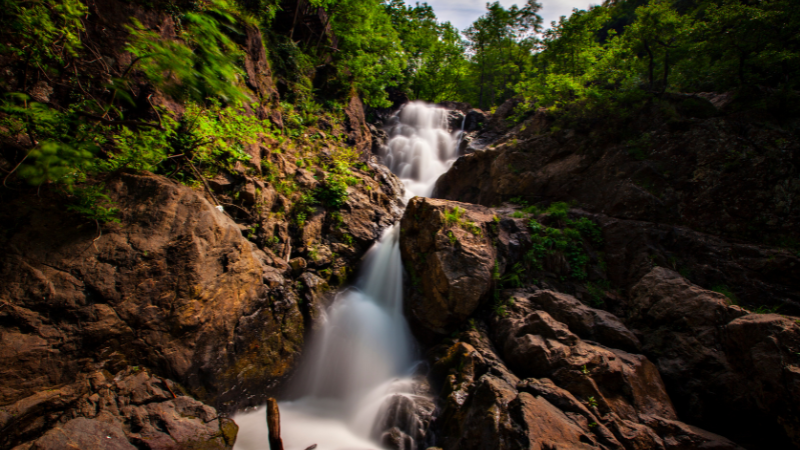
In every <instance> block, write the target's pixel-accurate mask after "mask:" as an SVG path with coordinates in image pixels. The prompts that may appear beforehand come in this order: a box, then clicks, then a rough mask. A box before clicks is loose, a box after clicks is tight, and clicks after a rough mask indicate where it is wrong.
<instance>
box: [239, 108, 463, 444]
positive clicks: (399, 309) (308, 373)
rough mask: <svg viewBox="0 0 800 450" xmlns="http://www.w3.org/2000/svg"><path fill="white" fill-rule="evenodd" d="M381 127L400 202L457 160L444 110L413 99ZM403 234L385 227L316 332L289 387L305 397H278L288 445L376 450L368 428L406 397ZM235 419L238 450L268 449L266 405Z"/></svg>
mask: <svg viewBox="0 0 800 450" xmlns="http://www.w3.org/2000/svg"><path fill="white" fill-rule="evenodd" d="M387 130H388V132H389V136H390V139H389V142H388V144H387V145H386V146H385V147H384V148H383V149H382V150H381V153H380V156H381V158H382V160H383V162H384V163H385V164H386V166H388V167H389V169H391V170H392V172H394V173H395V174H397V175H398V177H399V178H400V179H401V180H402V181H403V184H404V185H405V187H406V195H405V197H406V200H407V199H408V198H411V197H413V196H415V195H419V196H427V195H430V193H431V191H432V189H433V185H434V183H435V182H436V180H437V179H438V178H439V176H440V175H441V174H443V173H444V172H445V171H447V169H448V168H449V167H450V165H451V164H452V163H453V160H454V159H455V157H456V152H457V149H456V146H455V141H456V139H457V138H458V137H459V136H458V135H456V136H451V135H450V133H449V132H448V131H447V111H446V110H444V109H441V108H435V107H432V106H430V105H427V104H425V103H422V102H413V103H409V104H407V105H405V107H403V109H402V110H401V111H400V112H399V114H397V115H395V116H394V117H392V118H391V119H390V121H389V123H388V124H387ZM458 133H460V132H458ZM458 133H457V134H458ZM399 231H400V229H399V227H398V226H397V225H394V226H392V227H390V228H389V229H387V230H386V231H385V232H384V233H383V236H382V237H381V239H380V240H379V241H378V242H377V243H376V244H375V245H374V246H373V247H372V248H371V249H370V250H369V252H368V253H367V255H366V257H365V260H364V264H363V269H362V273H361V274H360V276H359V278H358V280H357V282H356V284H355V286H353V287H351V288H349V289H347V290H345V291H343V292H341V293H339V294H338V295H337V296H336V299H335V300H334V302H333V304H332V305H331V307H330V308H329V310H328V311H327V314H326V316H325V318H324V323H323V325H322V327H321V329H320V331H319V332H318V333H316V334H315V336H314V337H313V338H312V341H311V344H310V346H309V350H308V353H307V357H306V358H305V362H304V363H303V365H302V366H301V367H300V369H299V371H298V376H297V380H296V381H295V382H294V386H292V390H294V391H299V392H301V393H302V395H301V396H300V397H299V398H298V399H296V400H292V401H283V402H280V403H279V407H280V412H281V437H282V438H283V443H284V447H285V448H286V450H304V449H306V448H307V447H309V446H311V445H313V444H317V450H345V449H347V450H351V449H380V448H381V446H380V445H379V444H378V443H377V442H376V441H374V438H375V436H372V430H373V424H374V423H375V421H376V418H378V417H379V416H380V414H381V408H382V407H383V406H384V405H385V404H386V400H387V399H388V398H390V397H391V396H393V395H397V394H401V395H407V396H409V397H411V396H412V393H411V387H412V383H411V382H410V379H409V375H410V373H411V371H412V369H413V365H414V362H415V360H416V355H415V354H414V340H413V338H412V336H411V333H410V332H409V329H408V324H407V323H406V320H405V317H403V268H402V261H401V258H400V245H399V237H400V236H399ZM234 420H235V421H236V423H237V424H238V425H239V435H238V437H237V440H236V445H235V446H234V450H267V448H268V446H269V444H268V429H267V423H266V409H265V408H259V409H257V410H255V411H252V412H248V413H244V414H237V415H236V416H235V417H234Z"/></svg>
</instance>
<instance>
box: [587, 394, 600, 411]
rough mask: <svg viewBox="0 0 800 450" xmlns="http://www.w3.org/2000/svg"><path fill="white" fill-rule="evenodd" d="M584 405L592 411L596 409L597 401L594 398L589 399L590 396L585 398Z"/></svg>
mask: <svg viewBox="0 0 800 450" xmlns="http://www.w3.org/2000/svg"><path fill="white" fill-rule="evenodd" d="M586 404H587V405H588V406H589V408H592V409H594V408H597V405H598V403H597V399H596V398H594V397H591V396H590V397H587V398H586Z"/></svg>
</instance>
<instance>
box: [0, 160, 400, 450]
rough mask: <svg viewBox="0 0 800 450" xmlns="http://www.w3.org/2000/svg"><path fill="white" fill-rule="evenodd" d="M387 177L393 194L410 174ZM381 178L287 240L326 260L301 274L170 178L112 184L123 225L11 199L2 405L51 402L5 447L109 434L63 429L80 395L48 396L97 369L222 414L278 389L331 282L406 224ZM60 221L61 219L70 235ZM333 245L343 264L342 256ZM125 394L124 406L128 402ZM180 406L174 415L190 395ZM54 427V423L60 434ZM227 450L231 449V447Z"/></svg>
mask: <svg viewBox="0 0 800 450" xmlns="http://www.w3.org/2000/svg"><path fill="white" fill-rule="evenodd" d="M380 176H383V177H384V180H385V183H390V184H389V185H388V186H390V187H389V188H388V189H390V193H391V192H395V191H393V190H391V189H395V188H394V187H391V186H395V187H396V184H397V182H396V179H394V178H393V177H390V174H383V175H378V178H379V179H380ZM234 180H235V177H234ZM370 180H371V182H372V183H373V184H374V186H375V189H374V190H373V191H368V190H367V189H363V192H362V191H361V190H355V189H354V190H353V192H352V193H351V194H350V195H349V196H348V200H347V204H346V205H345V208H343V210H342V211H341V213H340V215H339V220H338V222H337V223H336V228H335V230H334V226H333V225H332V224H330V222H328V221H327V220H324V221H322V222H320V226H318V227H317V228H314V227H309V229H307V230H304V233H306V234H305V235H304V237H305V238H306V241H305V242H303V244H304V245H302V246H300V245H297V243H296V242H297V241H292V240H291V239H290V236H289V235H288V234H287V235H285V237H286V242H288V243H292V242H295V244H294V245H289V248H288V252H289V253H288V254H292V253H293V252H294V253H295V254H297V253H296V252H298V251H300V250H301V251H303V252H304V253H301V254H305V255H313V256H315V257H316V259H315V258H313V257H312V256H307V257H308V258H309V261H310V262H309V263H308V264H307V265H305V266H303V267H301V268H300V270H299V271H298V272H296V273H295V272H294V271H293V270H292V267H291V266H290V265H289V264H288V263H287V262H286V260H284V259H283V257H282V256H279V255H278V254H276V253H275V252H273V250H272V249H271V248H274V247H270V246H265V247H263V248H259V246H258V245H256V243H254V242H252V241H251V240H248V239H247V238H246V235H252V234H253V233H252V232H251V231H249V230H248V229H243V228H242V227H240V226H239V225H238V224H237V223H235V222H234V221H233V220H232V219H231V217H230V216H229V215H228V214H227V213H225V212H221V211H220V210H218V209H217V208H216V207H214V206H213V205H212V204H211V203H210V202H209V201H207V200H206V199H205V198H204V196H203V195H201V194H200V193H198V192H196V191H194V190H192V189H190V188H188V187H185V186H182V185H179V184H176V183H174V182H172V181H169V180H167V179H165V178H163V177H160V176H155V175H150V174H121V175H119V176H117V177H115V178H112V179H110V180H109V181H107V183H106V186H107V189H108V192H109V196H110V198H111V199H112V200H113V201H114V202H116V205H115V206H116V207H118V208H119V211H120V213H119V219H120V223H119V224H109V225H103V226H99V225H97V224H95V223H93V222H87V221H86V220H85V219H81V218H79V217H77V216H70V215H67V216H63V213H62V212H60V211H61V208H63V207H62V206H60V205H58V204H56V203H53V202H52V201H51V200H50V198H49V197H43V198H42V199H41V200H39V201H35V202H30V201H26V200H25V197H21V198H20V200H18V201H16V202H14V203H13V206H11V205H9V208H7V209H5V210H4V211H3V213H2V215H3V219H2V220H3V221H4V223H16V224H17V225H16V226H15V227H14V228H11V229H7V231H6V232H5V233H4V235H3V237H2V242H3V248H6V249H8V251H7V252H5V253H4V254H3V255H0V279H2V280H3V282H2V283H0V341H1V342H2V345H0V360H2V362H3V369H2V370H1V371H0V410H2V411H6V412H7V411H9V410H8V408H11V407H12V405H21V404H26V403H30V402H35V403H36V404H37V405H39V406H38V407H37V408H38V409H37V410H36V414H34V415H31V414H14V413H9V414H10V415H9V414H6V415H4V424H3V430H4V431H3V433H4V434H5V436H6V437H5V439H6V440H7V441H6V442H7V443H9V444H14V445H16V444H21V443H22V442H23V441H22V439H23V438H26V439H27V438H33V437H36V436H37V433H38V434H41V433H44V432H47V433H48V434H47V436H49V437H47V438H46V439H45V440H44V441H42V442H38V441H37V442H38V443H34V444H31V445H33V447H31V448H53V447H47V446H46V444H47V442H51V441H52V442H55V444H47V445H61V444H59V443H66V442H72V441H73V440H74V439H73V437H74V435H76V433H79V432H80V430H82V429H90V428H92V427H95V424H94V422H91V423H89V422H86V421H84V420H80V421H78V422H74V423H72V424H68V423H67V422H64V420H65V418H66V417H67V416H66V415H65V412H64V411H65V409H67V408H69V407H71V405H72V403H73V402H74V401H77V400H76V397H74V396H73V397H70V396H66V395H65V396H61V397H59V400H58V401H49V402H41V401H39V400H37V399H39V398H40V397H41V396H42V395H43V393H45V392H50V391H52V390H56V391H59V390H63V389H67V390H70V389H72V388H69V386H74V385H75V384H76V383H78V382H79V380H81V379H83V378H85V377H86V376H87V374H91V373H96V372H98V371H104V373H110V374H116V373H119V372H120V371H125V370H130V368H131V367H141V368H142V369H144V368H146V369H147V370H149V371H152V373H154V374H158V376H159V377H163V379H165V380H175V381H176V382H178V383H180V385H182V386H184V387H185V389H186V393H187V394H191V395H193V396H196V397H197V398H199V399H200V400H202V401H204V402H206V403H208V404H210V405H213V406H214V407H216V408H221V409H222V410H224V411H231V410H235V409H236V408H238V407H240V406H242V405H246V404H249V403H252V402H259V401H260V400H261V399H262V398H263V397H264V396H266V395H269V394H270V392H271V391H274V389H275V387H276V386H277V385H278V383H280V382H281V380H283V379H285V378H286V377H287V376H288V375H289V374H290V373H291V370H292V369H293V367H294V366H295V363H296V362H297V361H298V358H299V356H300V355H301V352H302V350H303V346H304V342H305V335H306V333H307V331H308V330H309V329H310V327H311V326H313V324H314V323H315V321H316V320H317V318H318V317H319V311H320V310H321V308H323V307H324V305H325V304H327V302H328V301H329V300H328V298H329V297H328V295H329V294H328V290H329V289H330V286H329V285H328V283H327V281H326V279H323V278H322V276H323V275H324V274H325V273H327V274H328V277H329V278H330V277H332V276H333V275H331V272H332V269H336V268H338V267H347V265H348V264H353V263H354V262H355V261H357V260H358V258H359V257H360V255H361V254H363V252H364V251H366V249H367V248H369V246H370V245H371V243H372V242H374V240H376V239H377V238H378V237H379V236H380V233H381V230H382V227H385V226H388V225H389V224H391V223H392V221H393V217H396V215H397V207H396V205H395V203H394V200H392V199H390V198H389V197H388V196H387V194H386V193H384V192H383V190H382V189H381V185H382V184H381V183H380V182H378V181H375V180H373V179H371V178H370ZM221 182H222V181H221ZM366 183H367V182H365V184H366ZM391 183H394V185H392V184H391ZM235 186H236V185H235V184H234V185H233V186H231V187H234V188H235ZM234 190H235V189H230V190H229V191H228V192H229V193H230V192H233V191H234ZM259 191H260V192H259V194H258V198H257V199H256V203H259V202H263V201H264V198H265V197H263V196H266V197H269V196H270V195H271V194H270V193H269V189H267V187H266V186H264V190H261V189H259ZM240 198H241V196H240ZM275 198H277V197H275ZM380 205H383V206H380ZM365 208H367V209H369V211H366V210H365ZM383 208H385V209H383ZM268 211H269V210H267V212H268ZM321 215H322V217H326V213H325V212H324V211H323V212H321ZM11 217H13V219H11ZM54 217H62V218H63V219H62V220H61V222H60V223H59V226H58V227H53V222H52V220H53V218H54ZM380 217H383V218H382V219H381V218H380ZM311 220H314V219H313V218H312V219H311ZM309 230H311V231H309ZM333 232H339V233H344V232H349V233H351V236H353V237H352V242H351V243H350V245H343V244H341V243H336V242H333V241H335V238H334V237H332V235H331V234H330V233H333ZM251 237H256V236H251ZM254 240H257V239H254ZM332 240H333V241H332ZM274 249H275V250H280V249H278V248H274ZM331 249H335V251H338V252H340V253H341V254H342V255H343V256H341V257H338V258H337V259H336V261H333V258H332V257H331V256H332V253H331ZM299 259H303V258H299ZM328 268H331V270H328V271H327V272H325V269H328ZM346 276H347V275H346V274H342V278H346ZM295 280H298V281H297V282H295ZM170 383H171V381H170ZM173 390H174V389H173ZM176 392H177V391H176ZM75 395H78V394H75ZM115 395H117V396H118V397H119V398H120V400H118V401H117V403H119V402H123V401H125V400H122V399H124V398H126V395H128V394H126V393H125V392H122V391H119V392H117V394H115ZM67 398H71V399H72V400H67ZM180 399H181V400H180V401H179V402H178V403H177V404H175V405H174V407H173V406H170V408H173V409H175V408H178V409H180V408H184V406H186V405H184V403H185V402H187V401H189V400H191V398H190V397H180ZM191 401H192V402H195V403H196V404H197V405H201V406H202V404H201V403H198V402H196V401H195V400H191ZM181 402H183V403H181ZM195 403H192V404H193V405H194V404H195ZM186 407H188V406H186ZM203 407H204V408H210V407H208V406H203ZM192 408H194V406H192ZM164 411H165V412H164V414H168V411H166V410H164ZM176 411H177V410H176ZM209 411H213V409H209ZM142 414H144V413H142ZM147 414H151V415H152V414H156V412H152V411H151V412H147ZM159 414H160V413H159ZM169 414H172V413H169ZM175 414H178V413H175ZM180 414H184V413H180ZM185 414H186V415H187V416H191V415H192V414H191V413H190V412H186V413H185ZM208 414H211V413H210V412H209V413H208ZM213 414H216V412H214V413H213ZM173 415H174V414H173ZM195 416H197V415H196V414H195ZM42 417H47V419H46V420H44V421H43V420H41V418H42ZM80 417H86V418H88V419H91V420H95V418H94V417H93V416H91V415H86V414H84V415H83V416H80ZM80 417H79V416H76V417H75V418H76V419H78V418H80ZM209 417H211V416H209ZM120 420H122V421H123V422H125V421H126V420H129V419H124V420H123V419H120ZM130 420H133V419H130ZM209 420H211V419H209ZM51 426H54V427H56V428H53V429H52V430H51V431H47V430H48V429H49V428H50V427H51ZM86 427H89V428H86ZM180 427H183V425H181V426H180ZM180 427H179V428H180ZM101 428H102V427H101ZM145 428H146V427H145ZM162 428H163V427H162ZM97 429H98V430H99V429H100V428H97ZM103 429H105V428H103ZM126 433H127V432H126ZM193 433H194V432H193ZM198 433H199V431H198ZM206 434H208V433H206ZM23 435H24V436H23ZM197 435H198V436H200V435H201V434H197ZM126 436H128V437H129V438H130V436H132V435H131V434H130V433H128V434H126ZM53 439H55V440H53ZM76 439H77V438H76ZM130 439H133V438H130ZM171 439H177V438H175V436H173V438H171ZM75 442H78V441H75ZM80 442H83V441H80ZM131 442H133V441H131ZM220 442H221V443H220V444H219V448H227V447H226V446H229V445H230V444H231V443H232V440H231V441H230V442H228V441H225V440H222V441H220ZM64 445H66V444H64ZM76 445H78V444H76ZM80 445H83V444H80ZM86 445H89V444H86ZM209 445H210V444H209ZM214 445H216V444H214ZM154 448H162V447H154ZM208 448H217V447H213V446H211V447H208Z"/></svg>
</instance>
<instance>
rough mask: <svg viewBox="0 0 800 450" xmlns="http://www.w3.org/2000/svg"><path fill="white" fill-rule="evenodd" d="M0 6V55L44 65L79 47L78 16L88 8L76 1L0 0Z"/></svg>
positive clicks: (80, 30) (81, 30) (58, 60)
mask: <svg viewBox="0 0 800 450" xmlns="http://www.w3.org/2000/svg"><path fill="white" fill-rule="evenodd" d="M0 9H2V11H3V14H2V16H0V26H1V27H2V30H0V36H2V40H0V54H3V55H15V56H17V57H20V58H22V59H23V60H24V62H25V64H27V65H29V66H36V65H37V64H38V65H43V66H45V67H47V64H48V63H51V62H54V63H59V64H61V63H63V62H64V60H65V58H66V57H68V56H75V55H76V54H77V52H78V51H79V50H80V49H81V47H82V46H81V38H80V34H81V32H83V31H84V26H83V23H82V22H81V19H82V18H83V17H85V16H86V14H87V13H88V8H87V7H86V5H84V4H83V3H82V2H81V1H80V0H38V1H25V0H2V2H0Z"/></svg>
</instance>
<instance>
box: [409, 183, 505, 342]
mask: <svg viewBox="0 0 800 450" xmlns="http://www.w3.org/2000/svg"><path fill="white" fill-rule="evenodd" d="M493 217H494V215H493V214H492V211H491V210H490V209H488V208H485V207H481V206H475V205H469V204H464V203H458V202H447V201H442V200H434V199H428V198H422V197H415V198H412V199H411V201H409V203H408V207H407V209H406V212H405V214H404V216H403V219H402V221H401V222H400V227H401V239H400V251H401V253H402V257H403V263H404V265H405V267H406V270H407V272H408V274H409V275H410V278H411V283H412V285H413V289H412V290H411V292H410V294H411V295H410V296H407V297H406V298H407V299H406V308H407V310H408V311H409V314H408V315H409V319H410V320H411V322H412V325H419V326H421V327H423V328H425V329H426V330H428V331H430V332H434V333H440V334H444V333H447V332H448V330H452V328H453V327H454V326H457V325H459V324H460V323H461V322H463V321H464V320H466V318H467V317H469V316H470V314H472V313H473V312H474V311H475V310H476V309H477V308H478V307H479V306H480V305H481V303H482V301H483V300H485V298H486V296H487V294H488V293H489V291H490V289H491V287H492V285H493V278H492V274H493V272H494V267H495V258H496V250H495V247H494V245H493V244H492V240H491V237H490V235H489V229H488V224H489V223H492V220H493Z"/></svg>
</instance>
